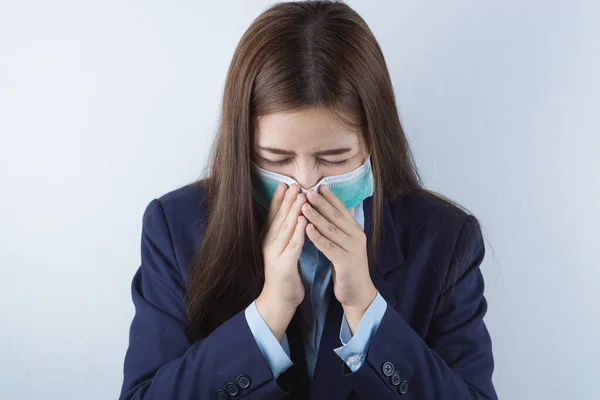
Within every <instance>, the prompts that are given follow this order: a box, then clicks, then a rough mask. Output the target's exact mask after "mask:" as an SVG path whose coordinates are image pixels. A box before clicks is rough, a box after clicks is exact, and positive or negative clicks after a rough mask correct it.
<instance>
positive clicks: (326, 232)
mask: <svg viewBox="0 0 600 400" xmlns="http://www.w3.org/2000/svg"><path fill="white" fill-rule="evenodd" d="M302 213H303V214H304V215H305V216H306V218H308V220H309V221H310V222H311V223H312V224H313V225H314V226H315V227H316V228H317V231H319V233H321V234H322V235H323V236H325V237H326V238H327V239H329V240H331V241H332V242H334V243H335V244H336V245H338V246H340V247H341V248H343V249H344V250H346V251H351V250H353V249H352V238H351V236H349V235H348V234H346V233H345V232H342V231H341V230H340V229H339V228H338V227H337V226H336V225H335V224H334V223H332V222H329V221H328V220H327V219H326V218H325V217H323V216H322V215H321V214H320V213H319V212H318V211H317V210H316V209H315V208H313V207H311V205H310V204H308V203H306V204H304V205H303V206H302Z"/></svg>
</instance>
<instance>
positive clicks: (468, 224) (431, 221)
mask: <svg viewBox="0 0 600 400" xmlns="http://www.w3.org/2000/svg"><path fill="white" fill-rule="evenodd" d="M388 204H389V206H390V215H391V218H392V219H393V222H394V226H395V228H396V231H397V232H398V234H399V235H400V236H401V238H402V239H401V240H402V243H403V245H404V246H405V247H407V251H410V249H413V250H414V249H425V248H426V249H429V250H432V249H433V248H435V249H436V250H437V253H438V254H440V253H441V254H446V255H448V256H451V255H453V254H455V253H456V252H458V251H463V250H465V247H469V248H471V249H472V250H473V249H474V248H475V247H482V246H483V238H482V232H481V226H480V222H479V220H478V218H477V217H476V216H475V215H473V214H472V213H471V212H470V211H469V210H468V209H467V208H466V207H465V206H463V205H461V204H459V203H458V202H456V201H453V200H452V199H449V198H447V197H446V196H444V195H441V194H439V193H436V192H433V191H430V190H420V191H417V192H413V193H409V194H403V195H400V196H398V197H396V198H394V199H392V200H390V201H388ZM481 250H482V249H481Z"/></svg>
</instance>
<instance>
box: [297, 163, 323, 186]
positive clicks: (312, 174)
mask: <svg viewBox="0 0 600 400" xmlns="http://www.w3.org/2000/svg"><path fill="white" fill-rule="evenodd" d="M294 175H295V176H293V177H292V178H294V180H295V181H296V182H298V183H299V184H300V186H302V187H303V188H304V189H306V190H308V189H310V188H312V187H313V186H315V185H316V184H317V183H318V182H319V180H320V179H321V177H320V176H319V173H318V171H317V170H316V169H315V168H310V167H306V166H301V167H298V169H297V171H296V173H295V174H294Z"/></svg>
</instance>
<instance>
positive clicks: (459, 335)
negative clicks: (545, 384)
mask: <svg viewBox="0 0 600 400" xmlns="http://www.w3.org/2000/svg"><path fill="white" fill-rule="evenodd" d="M484 254H485V246H484V243H483V238H482V234H481V228H480V226H479V222H478V221H477V219H476V218H475V217H474V216H472V215H467V216H466V219H465V221H464V223H463V225H462V227H461V230H460V233H459V234H458V239H457V242H456V245H455V248H454V251H453V256H452V260H451V262H450V268H449V270H448V274H447V277H446V282H445V284H444V289H443V291H444V293H443V296H442V298H443V302H442V303H441V309H440V312H439V314H438V315H437V317H435V318H434V319H433V320H432V325H431V327H430V329H429V332H428V334H427V336H426V338H425V340H424V339H423V338H421V336H420V335H419V334H418V333H417V332H415V331H414V330H413V329H412V328H411V327H410V325H409V324H408V323H407V322H406V321H405V320H404V319H403V318H402V316H401V315H400V314H399V313H398V312H397V311H396V310H395V309H394V308H393V307H387V309H386V311H385V313H384V316H383V319H382V321H381V323H380V325H379V327H378V329H377V331H376V332H375V334H374V336H373V339H372V342H371V344H370V346H369V350H368V352H367V357H366V360H365V362H363V364H362V365H361V366H360V368H359V369H357V370H356V371H350V370H349V369H347V368H346V366H345V365H344V371H343V372H342V374H343V377H344V380H345V381H346V382H348V383H349V384H350V385H351V386H352V387H353V388H354V390H356V392H358V394H359V395H360V396H361V397H363V398H378V399H396V398H398V399H448V400H450V399H460V400H467V399H494V400H496V399H497V395H496V392H495V389H494V386H493V384H492V372H493V369H494V361H493V356H492V344H491V339H490V336H489V333H488V330H487V328H486V326H485V324H484V322H483V317H484V315H485V313H486V311H487V302H486V300H485V297H484V295H483V291H484V281H483V276H482V273H481V270H480V268H479V266H480V264H481V262H482V260H483V257H484Z"/></svg>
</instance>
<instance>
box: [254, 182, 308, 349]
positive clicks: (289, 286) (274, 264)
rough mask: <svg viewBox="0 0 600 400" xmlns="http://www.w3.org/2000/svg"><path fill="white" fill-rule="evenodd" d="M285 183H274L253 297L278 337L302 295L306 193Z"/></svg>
mask: <svg viewBox="0 0 600 400" xmlns="http://www.w3.org/2000/svg"><path fill="white" fill-rule="evenodd" d="M285 187H286V186H285V184H283V183H280V184H279V186H278V187H277V190H276V191H275V194H274V196H273V199H272V200H271V205H270V206H269V211H268V215H267V219H266V221H265V227H264V229H265V231H266V233H265V235H264V239H263V242H262V251H263V258H264V267H265V283H264V286H263V289H262V292H261V294H260V295H259V296H258V298H257V299H256V307H257V309H258V311H259V313H260V314H261V316H262V317H263V319H264V320H265V322H266V323H267V325H268V326H269V328H271V330H272V331H273V333H274V334H275V336H276V337H277V338H278V339H279V340H281V338H282V337H283V333H284V332H285V329H286V328H287V326H288V324H289V322H290V321H291V319H292V317H293V316H294V313H295V312H296V307H298V305H299V304H300V303H301V302H302V300H303V299H304V284H303V283H302V278H301V277H300V272H299V264H298V260H299V257H300V253H301V252H302V247H303V246H304V230H305V227H306V224H307V221H306V218H305V217H304V216H302V215H301V212H300V210H301V208H302V204H304V203H306V196H305V195H304V194H302V193H300V186H299V185H297V184H292V185H291V186H290V187H289V188H288V189H287V190H285Z"/></svg>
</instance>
